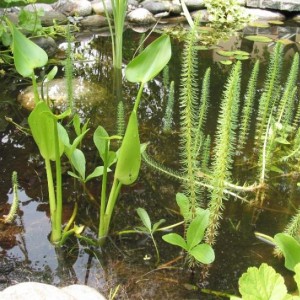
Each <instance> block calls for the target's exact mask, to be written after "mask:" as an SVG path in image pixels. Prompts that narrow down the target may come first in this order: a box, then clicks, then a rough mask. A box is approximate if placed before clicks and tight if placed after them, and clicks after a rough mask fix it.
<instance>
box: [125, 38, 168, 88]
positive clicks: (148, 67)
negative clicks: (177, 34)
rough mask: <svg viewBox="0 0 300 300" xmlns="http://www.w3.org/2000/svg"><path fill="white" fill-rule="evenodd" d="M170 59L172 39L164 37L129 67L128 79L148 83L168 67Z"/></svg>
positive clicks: (145, 50)
mask: <svg viewBox="0 0 300 300" xmlns="http://www.w3.org/2000/svg"><path fill="white" fill-rule="evenodd" d="M170 58H171V42H170V37H169V36H168V35H162V36H160V37H159V38H157V39H156V40H155V41H154V42H152V43H151V44H150V45H149V46H147V47H146V48H145V49H144V50H143V51H142V52H141V53H140V54H139V55H138V56H137V57H135V58H134V59H133V60H132V61H131V62H130V63H129V64H128V65H127V68H126V71H125V75H126V78H127V80H128V81H130V82H141V83H146V82H147V81H149V80H151V79H153V78H154V77H155V76H156V75H157V74H158V73H159V72H160V71H161V70H162V69H163V68H164V67H165V66H166V64H167V63H168V62H169V60H170Z"/></svg>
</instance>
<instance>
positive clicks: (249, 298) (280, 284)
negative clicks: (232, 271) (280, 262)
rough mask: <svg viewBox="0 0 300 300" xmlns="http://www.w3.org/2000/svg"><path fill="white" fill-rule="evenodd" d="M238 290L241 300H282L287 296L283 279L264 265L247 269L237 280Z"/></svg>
mask: <svg viewBox="0 0 300 300" xmlns="http://www.w3.org/2000/svg"><path fill="white" fill-rule="evenodd" d="M239 290H240V293H241V295H242V298H243V300H267V299H268V300H282V299H284V297H285V296H286V295H287V289H286V286H285V284H284V279H283V277H282V276H281V275H280V274H278V273H276V272H275V270H274V269H273V268H272V267H270V266H268V265H267V264H265V263H263V264H261V266H260V267H259V268H256V267H250V268H248V270H247V272H246V273H244V274H243V275H242V277H241V278H240V279H239Z"/></svg>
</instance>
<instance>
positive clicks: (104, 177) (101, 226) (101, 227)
mask: <svg viewBox="0 0 300 300" xmlns="http://www.w3.org/2000/svg"><path fill="white" fill-rule="evenodd" d="M104 155H105V157H104V167H103V168H104V170H103V175H102V187H101V200H100V220H99V231H98V238H100V237H101V236H102V234H103V232H104V227H105V222H104V214H105V206H106V186H107V168H108V164H107V163H108V157H107V155H108V141H106V144H105V154H104Z"/></svg>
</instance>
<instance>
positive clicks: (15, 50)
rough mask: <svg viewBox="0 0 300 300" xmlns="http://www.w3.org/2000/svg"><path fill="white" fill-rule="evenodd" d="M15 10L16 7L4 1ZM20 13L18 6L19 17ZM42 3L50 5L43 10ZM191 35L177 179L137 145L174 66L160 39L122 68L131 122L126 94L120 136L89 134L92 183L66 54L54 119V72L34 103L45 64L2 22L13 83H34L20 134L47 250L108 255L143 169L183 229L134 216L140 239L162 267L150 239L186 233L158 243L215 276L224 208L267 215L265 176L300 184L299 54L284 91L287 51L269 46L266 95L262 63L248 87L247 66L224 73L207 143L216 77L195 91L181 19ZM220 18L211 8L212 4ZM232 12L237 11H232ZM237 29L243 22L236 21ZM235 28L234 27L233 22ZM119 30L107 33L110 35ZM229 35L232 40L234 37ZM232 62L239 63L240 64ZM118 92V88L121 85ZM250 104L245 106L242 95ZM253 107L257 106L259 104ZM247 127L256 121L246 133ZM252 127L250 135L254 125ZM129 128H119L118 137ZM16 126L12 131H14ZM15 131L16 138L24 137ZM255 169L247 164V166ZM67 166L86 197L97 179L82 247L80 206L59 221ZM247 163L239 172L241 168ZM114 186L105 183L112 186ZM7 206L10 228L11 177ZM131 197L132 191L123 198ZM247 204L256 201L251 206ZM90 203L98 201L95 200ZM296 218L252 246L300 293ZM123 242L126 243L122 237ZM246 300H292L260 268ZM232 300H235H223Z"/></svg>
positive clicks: (116, 53)
mask: <svg viewBox="0 0 300 300" xmlns="http://www.w3.org/2000/svg"><path fill="white" fill-rule="evenodd" d="M6 2H9V3H10V4H12V3H13V2H14V1H6ZM21 2H22V1H17V2H16V1H15V3H14V5H18V4H20V3H21ZM43 2H46V1H43ZM112 3H113V17H112V18H110V17H109V15H108V14H107V18H108V20H110V22H109V28H110V32H111V37H112V45H113V46H112V51H113V64H114V72H115V74H117V75H114V76H115V77H114V79H115V81H114V85H115V86H114V87H115V88H117V89H120V90H122V86H121V85H120V82H121V81H120V78H122V47H123V46H122V45H123V44H122V42H123V41H122V37H123V30H124V20H125V12H126V7H127V2H126V1H117V0H115V1H112ZM182 3H183V10H184V11H185V15H186V17H187V19H188V21H189V24H190V29H189V30H188V31H187V32H186V33H185V39H184V45H185V46H184V50H183V53H182V62H181V64H182V67H181V79H180V87H179V91H180V92H179V103H180V147H179V157H180V164H181V167H180V170H179V171H178V170H174V169H171V168H169V167H168V166H165V165H163V164H162V163H160V162H158V161H156V160H154V159H153V158H152V157H151V155H150V154H149V153H148V152H149V151H148V150H147V144H142V143H141V142H140V133H139V123H141V122H142V121H138V109H139V105H140V102H141V101H143V100H142V95H143V92H144V88H145V86H146V85H147V83H149V82H150V81H151V80H153V79H154V78H155V77H156V76H157V75H158V74H159V73H160V72H161V71H163V70H164V73H167V71H166V70H167V65H168V62H169V60H170V59H171V56H172V49H171V39H170V37H169V35H167V34H162V35H161V36H160V37H158V38H156V39H155V40H154V41H153V42H152V43H150V44H149V45H148V46H147V47H145V48H144V49H141V51H140V52H139V54H138V55H136V56H135V57H134V58H133V59H132V60H131V61H130V62H129V63H128V64H127V66H126V69H125V77H126V80H127V81H129V82H131V83H134V84H136V85H138V86H139V88H138V93H137V96H136V99H135V102H134V105H133V108H132V110H131V112H130V114H129V118H128V121H127V122H125V121H124V113H122V107H123V106H124V104H123V102H122V101H123V99H122V94H121V95H120V94H118V101H119V105H118V107H119V115H118V120H116V122H118V132H117V133H116V134H112V135H110V134H109V133H108V132H107V131H106V130H105V128H104V127H102V126H101V125H99V126H98V127H97V128H96V130H95V131H94V133H93V142H94V146H95V147H94V148H95V151H96V152H97V153H98V155H99V158H100V160H101V161H102V164H101V165H100V166H97V167H96V168H95V169H94V170H92V171H91V172H90V173H87V159H86V156H85V154H84V152H83V149H82V144H83V143H84V140H85V138H86V136H87V133H89V132H90V128H89V123H88V121H87V122H85V123H84V124H82V123H81V119H80V117H79V115H78V114H77V113H76V109H75V108H74V105H73V99H72V76H73V75H72V64H73V62H72V53H71V51H69V52H68V58H67V59H66V61H65V70H66V76H65V77H66V85H67V86H68V108H67V109H66V110H64V111H61V112H59V113H57V112H56V111H55V110H53V109H52V105H51V99H48V97H47V90H46V88H45V89H43V83H44V82H47V81H51V80H53V79H54V78H55V76H56V75H57V72H58V68H57V67H56V66H54V67H53V68H52V69H51V70H50V72H48V73H47V74H46V75H45V77H44V78H43V80H42V81H43V82H42V84H41V86H42V89H41V90H42V92H41V93H39V92H38V83H37V80H36V78H37V77H36V72H37V70H38V69H39V68H42V67H44V66H46V65H47V63H48V56H47V54H46V52H45V51H44V50H43V49H41V48H40V47H39V46H37V45H36V44H35V43H33V42H32V41H31V40H30V39H29V38H28V37H26V36H25V35H24V34H23V33H22V31H21V30H20V28H17V26H16V25H14V24H13V23H12V22H11V21H10V20H9V19H8V18H6V17H5V16H3V17H2V20H1V30H2V34H1V38H2V43H3V45H4V46H7V47H9V48H10V51H11V52H10V51H6V52H5V53H4V54H3V55H2V57H3V59H4V58H5V57H6V58H7V59H8V60H9V59H10V58H9V56H10V53H12V57H13V62H14V66H15V69H16V71H17V72H18V73H19V74H20V75H21V76H22V77H24V78H29V79H30V80H31V81H32V84H33V89H34V101H35V107H34V109H33V111H32V112H31V113H30V114H29V117H28V125H29V127H28V128H23V129H22V130H24V131H25V132H27V133H28V134H30V135H32V138H33V140H34V141H35V143H36V145H37V147H38V150H39V153H40V156H41V157H42V159H43V160H44V165H45V170H46V177H47V187H48V199H49V206H50V220H51V237H50V239H51V242H52V243H53V246H54V247H61V246H63V245H64V244H65V243H66V241H67V239H68V238H69V237H71V236H75V237H77V238H78V239H79V240H80V241H84V242H86V243H87V244H89V245H91V246H93V247H104V244H105V241H106V240H107V238H108V236H109V233H110V224H111V219H112V216H113V212H114V208H115V206H116V205H117V200H118V198H119V196H120V193H122V187H124V186H130V185H132V184H133V183H135V182H136V180H137V178H138V176H139V171H140V167H141V162H142V160H143V161H144V162H145V163H146V164H147V165H148V166H150V167H151V169H153V170H154V171H156V172H158V173H159V174H162V176H163V175H166V176H169V177H171V178H174V179H175V180H177V181H179V182H180V184H181V192H180V193H177V195H176V202H177V204H178V208H179V212H180V215H181V216H182V220H183V221H182V222H180V223H177V224H173V225H168V226H165V227H162V224H163V223H164V222H165V220H163V219H162V220H160V221H158V222H156V223H154V224H152V222H151V219H150V216H149V215H148V213H147V207H145V208H137V215H138V216H139V218H140V219H141V223H142V226H140V227H137V228H136V230H135V231H133V232H138V233H143V234H147V235H148V236H150V238H151V239H152V241H153V245H154V247H155V250H156V256H157V261H156V264H159V262H160V255H159V248H158V246H157V242H156V238H155V233H156V232H157V231H161V232H165V231H167V230H172V229H173V228H175V227H177V226H179V225H183V229H182V230H181V232H182V234H181V235H180V234H178V233H173V232H172V233H167V234H164V235H163V236H162V239H163V240H164V241H166V242H167V243H169V244H172V245H174V246H176V247H179V248H181V249H182V250H183V253H184V255H183V257H184V264H185V266H186V267H187V268H190V269H191V270H192V271H193V272H201V274H202V276H203V277H204V278H205V277H207V276H209V269H210V264H212V263H213V262H214V260H215V252H214V246H215V243H216V241H217V236H218V234H219V229H220V220H221V218H222V215H223V210H224V207H225V205H226V202H228V201H233V200H235V201H241V203H244V204H245V205H255V206H258V207H261V208H262V207H263V205H264V202H265V200H266V198H267V193H268V190H267V186H268V183H269V178H270V176H271V174H274V172H275V173H277V174H286V173H288V174H291V175H293V176H295V173H298V172H299V167H298V165H299V160H300V131H299V122H300V105H299V101H298V98H297V95H298V90H297V84H298V78H299V54H298V53H297V54H295V55H294V57H293V61H292V64H291V66H290V71H289V74H288V76H287V78H286V79H285V80H282V78H281V74H282V64H283V62H282V56H283V48H284V46H283V45H282V44H280V43H278V44H276V46H275V47H274V51H273V53H272V55H271V57H270V60H269V63H268V68H267V74H266V76H265V79H264V82H263V86H262V87H261V88H260V92H259V93H258V78H259V69H260V62H259V61H256V62H255V63H254V65H253V68H252V70H251V76H250V79H249V81H248V83H247V86H246V87H242V86H241V79H242V77H243V75H242V64H243V63H242V62H241V61H240V60H237V61H236V62H235V63H234V64H233V65H232V67H231V71H230V74H229V76H228V79H227V81H226V84H225V86H224V89H223V94H222V98H221V102H220V108H219V112H218V116H217V124H216V132H215V134H214V136H211V135H208V134H207V133H206V131H205V128H206V124H207V119H208V117H209V116H208V110H209V107H210V106H211V102H210V98H211V95H210V94H211V92H210V82H211V69H210V68H208V69H207V70H206V72H205V75H204V78H203V80H202V85H201V86H200V85H199V78H198V58H197V45H198V41H199V38H200V39H201V33H200V32H201V31H200V30H199V24H198V21H197V19H196V20H192V19H191V17H190V15H189V13H188V11H186V10H185V9H184V2H182ZM208 3H209V5H211V7H213V8H214V9H215V10H217V9H222V7H221V6H220V5H219V6H220V7H218V4H217V3H218V1H212V0H211V1H208ZM232 5H233V8H236V7H235V6H234V1H233V2H232ZM232 13H233V14H234V16H235V17H236V18H237V19H239V20H240V22H238V25H239V26H240V24H241V23H243V22H244V20H243V19H241V17H239V10H234V9H233V10H232ZM214 21H215V23H214V24H215V26H216V27H218V28H222V26H221V25H222V24H221V23H222V22H223V23H226V22H227V23H228V20H227V19H224V20H221V19H218V20H214ZM230 22H231V21H230ZM113 24H114V26H113ZM230 30H231V29H230ZM70 35H71V34H70V27H68V29H67V39H68V44H70V43H71V41H70V40H71V38H70ZM237 55H242V56H243V55H244V56H245V54H244V53H241V52H240V53H238V54H237ZM121 83H122V82H121ZM242 90H245V91H246V92H245V93H244V94H243V95H242V93H241V91H242ZM169 91H170V96H169V99H168V103H167V108H166V114H165V119H166V120H165V130H170V128H171V126H172V118H173V113H172V112H173V105H174V82H171V84H170V86H169ZM257 100H258V102H257ZM253 120H255V121H254V122H253ZM253 123H254V124H253ZM125 124H126V125H125ZM16 126H19V125H16ZM19 128H20V127H19ZM249 148H251V149H253V151H252V150H251V151H250V152H252V153H251V157H250V158H249V159H248V160H247V162H246V163H243V159H244V157H249V150H248V149H249ZM66 160H67V161H68V165H69V167H68V175H69V176H71V177H73V178H74V179H75V180H77V181H78V182H79V183H80V185H81V186H82V187H83V188H84V189H86V183H87V182H89V181H91V180H95V179H96V178H98V179H99V178H100V182H101V188H100V195H99V197H98V198H99V199H100V203H99V205H98V206H99V213H98V216H99V220H98V224H99V225H98V231H97V235H96V237H95V238H91V237H90V236H86V235H85V233H84V231H85V226H84V225H81V224H77V220H76V216H77V212H78V204H77V203H76V202H74V203H73V212H72V214H71V216H70V219H69V220H68V221H67V222H66V223H65V224H64V222H63V221H62V212H63V209H64V207H63V203H64V195H63V188H62V187H63V176H62V174H63V170H62V161H63V162H64V164H65V161H66ZM241 162H242V163H241ZM241 164H242V165H243V164H244V165H246V166H243V170H245V169H246V168H249V169H251V170H255V171H254V173H255V174H256V177H255V180H254V181H253V182H249V180H253V177H251V178H246V180H245V182H244V183H236V182H235V180H236V179H234V174H233V168H234V169H235V170H236V168H238V166H239V165H241ZM111 178H112V183H111V180H110V179H111ZM12 186H13V194H14V200H13V204H12V206H11V210H10V212H9V214H8V215H6V216H2V219H1V222H4V223H10V222H13V221H14V217H15V215H16V212H17V209H18V195H17V186H18V183H17V174H16V173H15V172H14V173H13V174H12ZM129 188H130V187H129ZM249 199H252V200H249ZM94 201H96V200H94ZM299 227H300V212H299V211H298V212H297V213H296V214H295V216H294V217H293V218H292V220H291V221H290V223H289V224H287V227H286V229H285V230H284V232H283V233H279V234H277V235H275V237H274V238H272V237H269V236H266V235H264V234H262V233H258V234H257V236H258V237H260V238H262V239H264V240H266V241H268V242H269V243H272V244H273V245H274V246H275V250H274V252H275V254H276V255H278V256H282V255H283V256H284V258H285V266H286V268H287V269H289V270H291V271H292V272H295V277H294V278H295V282H296V284H297V287H298V289H299V285H300V281H299V274H300V271H299V268H300V265H299V263H300V243H299V229H300V228H299ZM127 233H129V232H127ZM239 290H240V293H241V296H242V299H299V298H300V297H299V296H295V295H293V296H292V295H289V294H288V291H287V288H286V286H285V284H284V280H283V277H282V276H281V275H279V274H277V273H276V272H275V270H274V269H273V268H272V267H270V266H268V265H266V264H262V265H261V266H260V267H259V268H256V267H250V268H249V269H248V271H247V272H246V273H245V274H243V275H242V277H241V278H240V281H239ZM227 297H230V298H231V299H240V298H238V297H236V296H230V295H227Z"/></svg>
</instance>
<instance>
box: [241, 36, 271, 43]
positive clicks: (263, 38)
mask: <svg viewBox="0 0 300 300" xmlns="http://www.w3.org/2000/svg"><path fill="white" fill-rule="evenodd" d="M244 38H245V39H246V40H249V41H252V42H259V43H271V42H272V41H273V40H272V39H271V38H269V37H267V36H263V35H247V36H245V37H244Z"/></svg>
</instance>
